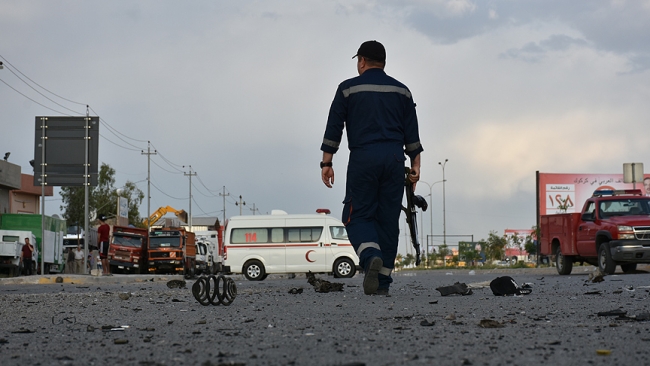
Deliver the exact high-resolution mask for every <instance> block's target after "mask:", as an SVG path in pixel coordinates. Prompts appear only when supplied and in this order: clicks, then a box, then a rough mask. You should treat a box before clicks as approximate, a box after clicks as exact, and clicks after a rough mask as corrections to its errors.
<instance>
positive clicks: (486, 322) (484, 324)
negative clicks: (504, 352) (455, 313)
mask: <svg viewBox="0 0 650 366" xmlns="http://www.w3.org/2000/svg"><path fill="white" fill-rule="evenodd" d="M478 326H479V327H481V328H503V327H504V326H505V325H503V324H501V323H499V322H498V321H496V320H492V319H483V320H481V321H480V322H479V323H478Z"/></svg>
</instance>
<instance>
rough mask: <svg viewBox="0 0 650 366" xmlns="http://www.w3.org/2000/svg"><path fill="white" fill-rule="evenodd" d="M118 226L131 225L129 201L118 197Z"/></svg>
mask: <svg viewBox="0 0 650 366" xmlns="http://www.w3.org/2000/svg"><path fill="white" fill-rule="evenodd" d="M117 225H119V226H128V225H129V199H128V198H126V197H117Z"/></svg>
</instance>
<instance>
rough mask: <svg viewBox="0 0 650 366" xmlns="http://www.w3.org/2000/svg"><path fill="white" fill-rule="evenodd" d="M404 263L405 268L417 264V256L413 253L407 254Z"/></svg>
mask: <svg viewBox="0 0 650 366" xmlns="http://www.w3.org/2000/svg"><path fill="white" fill-rule="evenodd" d="M402 263H403V264H404V267H408V266H410V265H411V263H415V256H414V255H413V254H411V253H409V254H407V255H406V257H404V260H403V261H402Z"/></svg>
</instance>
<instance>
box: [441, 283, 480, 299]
mask: <svg viewBox="0 0 650 366" xmlns="http://www.w3.org/2000/svg"><path fill="white" fill-rule="evenodd" d="M436 290H438V291H439V292H440V295H441V296H449V295H455V294H458V295H462V296H467V295H471V294H473V292H472V289H471V288H469V287H467V285H466V284H464V283H460V282H456V283H454V284H453V285H451V286H441V287H438V288H436Z"/></svg>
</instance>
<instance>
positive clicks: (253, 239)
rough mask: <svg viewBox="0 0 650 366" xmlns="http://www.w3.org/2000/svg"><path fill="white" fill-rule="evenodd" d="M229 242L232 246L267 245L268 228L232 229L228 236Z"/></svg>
mask: <svg viewBox="0 0 650 366" xmlns="http://www.w3.org/2000/svg"><path fill="white" fill-rule="evenodd" d="M230 242H231V243H233V244H246V243H268V242H269V229H268V228H242V229H232V232H231V234H230Z"/></svg>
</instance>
